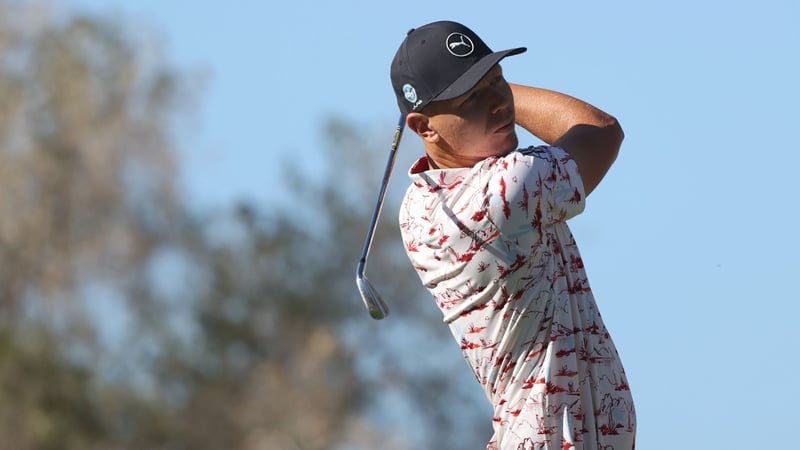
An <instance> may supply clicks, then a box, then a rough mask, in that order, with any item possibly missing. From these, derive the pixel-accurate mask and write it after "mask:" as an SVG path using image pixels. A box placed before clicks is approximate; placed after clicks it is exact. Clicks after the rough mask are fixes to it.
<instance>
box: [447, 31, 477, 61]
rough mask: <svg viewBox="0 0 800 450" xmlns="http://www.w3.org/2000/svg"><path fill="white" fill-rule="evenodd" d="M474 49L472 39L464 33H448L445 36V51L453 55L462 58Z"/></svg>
mask: <svg viewBox="0 0 800 450" xmlns="http://www.w3.org/2000/svg"><path fill="white" fill-rule="evenodd" d="M474 49H475V46H474V45H473V44H472V39H470V38H469V36H467V35H466V34H464V33H450V35H449V36H447V51H448V52H450V53H451V54H452V55H453V56H458V57H459V58H463V57H465V56H469V55H470V54H471V53H472V50H474Z"/></svg>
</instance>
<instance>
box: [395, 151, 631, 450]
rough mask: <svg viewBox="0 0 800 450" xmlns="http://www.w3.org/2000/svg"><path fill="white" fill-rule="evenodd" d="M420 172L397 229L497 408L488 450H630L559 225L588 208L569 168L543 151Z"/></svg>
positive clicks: (589, 305)
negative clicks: (461, 166)
mask: <svg viewBox="0 0 800 450" xmlns="http://www.w3.org/2000/svg"><path fill="white" fill-rule="evenodd" d="M425 167H427V164H424V158H423V159H422V160H420V161H418V162H417V164H415V166H414V167H413V168H412V170H411V172H410V173H409V175H410V177H411V180H412V185H411V186H410V187H409V188H408V191H407V192H406V196H405V198H404V200H403V204H402V207H401V212H400V229H401V233H402V237H403V242H404V244H405V248H406V252H407V254H408V256H409V258H410V260H411V262H412V264H413V265H414V268H415V269H416V271H417V273H418V274H419V276H420V279H421V280H422V282H423V284H424V285H425V286H426V287H427V288H428V289H429V290H430V292H431V293H432V294H433V297H434V299H435V300H436V303H437V305H438V306H439V308H440V309H441V311H442V313H443V315H444V321H445V322H446V323H447V324H448V325H449V327H450V330H451V332H452V333H453V337H454V338H455V340H456V342H457V343H458V344H459V346H460V347H461V350H462V352H463V353H464V357H465V358H466V360H467V362H468V363H469V365H470V366H471V367H472V369H473V371H474V374H475V377H476V378H477V380H478V382H479V383H480V384H481V386H483V388H484V390H485V392H486V395H487V397H488V398H489V401H490V402H491V403H492V405H493V407H494V421H493V422H494V423H493V426H494V431H495V433H494V436H493V437H492V439H491V441H490V442H489V444H488V446H487V449H497V450H509V449H511V450H527V449H586V450H588V449H606V450H607V449H614V450H623V449H633V448H634V441H635V425H636V416H635V411H634V405H633V400H632V397H631V394H630V388H629V386H628V382H627V379H626V376H625V371H624V370H623V367H622V364H621V362H620V359H619V356H618V354H617V350H616V348H615V347H614V344H613V342H612V340H611V337H610V335H609V333H608V330H606V327H605V325H604V324H603V321H602V319H601V316H600V312H599V311H598V309H597V305H596V304H595V300H594V296H593V295H592V290H591V288H590V286H589V282H588V279H587V277H586V272H585V270H584V267H583V261H582V260H581V256H580V253H579V251H578V247H577V245H576V243H575V240H574V238H573V236H572V233H571V232H570V230H569V227H568V226H567V223H566V221H567V220H568V219H569V218H571V217H574V216H576V215H577V214H580V213H581V212H582V211H583V208H584V204H585V203H584V190H583V184H582V182H581V179H580V175H579V174H578V171H577V166H576V164H575V163H574V161H572V159H571V158H570V156H569V155H568V154H567V153H566V152H564V151H563V150H561V149H559V148H556V147H544V146H542V147H531V148H527V149H523V150H518V151H515V152H512V153H510V154H508V155H506V156H503V157H496V158H487V159H486V160H484V161H482V162H480V163H478V164H477V165H476V166H475V167H472V168H464V169H445V170H429V171H423V170H421V168H425Z"/></svg>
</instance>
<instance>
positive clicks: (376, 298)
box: [356, 114, 406, 320]
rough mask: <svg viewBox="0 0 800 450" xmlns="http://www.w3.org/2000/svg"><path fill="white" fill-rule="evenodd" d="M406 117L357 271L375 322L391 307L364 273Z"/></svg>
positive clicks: (399, 128)
mask: <svg viewBox="0 0 800 450" xmlns="http://www.w3.org/2000/svg"><path fill="white" fill-rule="evenodd" d="M405 124H406V116H405V114H400V120H398V122H397V128H396V129H395V131H394V140H393V141H392V148H391V149H390V150H389V160H388V161H387V162H386V170H384V172H383V181H381V189H380V191H379V192H378V201H377V202H376V204H375V210H374V211H372V221H371V222H370V224H369V230H368V231H367V239H366V240H365V241H364V250H363V251H362V252H361V259H360V260H359V261H358V268H357V269H356V285H357V286H358V292H360V293H361V298H362V299H363V300H364V306H366V307H367V311H368V312H369V315H370V316H372V318H373V319H375V320H380V319H383V318H384V317H386V315H387V314H389V307H388V306H386V303H385V302H384V301H383V299H382V298H381V296H380V294H378V291H377V290H375V288H374V287H373V286H372V284H371V283H370V282H369V280H367V275H366V274H365V273H364V272H365V271H366V270H367V256H368V255H369V249H370V247H371V246H372V237H373V235H374V234H375V226H376V225H377V224H378V218H379V217H380V215H381V208H382V207H383V199H384V197H386V187H387V186H388V185H389V177H391V176H392V167H394V160H395V155H397V147H398V146H399V145H400V137H401V136H402V135H403V128H405Z"/></svg>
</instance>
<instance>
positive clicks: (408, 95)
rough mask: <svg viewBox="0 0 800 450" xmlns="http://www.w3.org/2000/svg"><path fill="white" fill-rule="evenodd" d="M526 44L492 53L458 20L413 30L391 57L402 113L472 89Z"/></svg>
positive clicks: (520, 50) (393, 77)
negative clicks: (499, 63)
mask: <svg viewBox="0 0 800 450" xmlns="http://www.w3.org/2000/svg"><path fill="white" fill-rule="evenodd" d="M525 50H526V49H525V48H524V47H518V48H513V49H509V50H503V51H500V52H493V51H492V50H491V49H490V48H489V47H488V46H487V45H486V44H485V43H484V42H483V40H482V39H481V38H480V37H478V35H477V34H475V33H474V32H473V31H472V30H470V29H469V28H467V27H466V26H464V25H461V24H460V23H456V22H450V21H441V22H433V23H429V24H427V25H424V26H421V27H419V28H416V29H412V30H411V31H409V32H408V35H407V36H406V38H405V40H403V43H402V44H401V45H400V48H399V49H398V50H397V53H396V54H395V56H394V59H393V60H392V68H391V79H392V87H393V88H394V92H395V95H396V96H397V104H398V106H399V107H400V111H401V112H402V113H403V114H406V115H407V114H408V113H410V112H420V111H422V109H423V108H425V107H426V106H427V105H428V104H429V103H431V102H438V101H444V100H450V99H454V98H456V97H460V96H461V95H463V94H465V93H466V92H467V91H469V90H470V89H472V88H473V87H474V86H475V85H476V84H478V82H479V81H481V80H482V79H483V78H484V77H485V76H486V74H487V73H488V72H489V71H490V70H492V69H493V68H494V67H495V66H496V65H497V63H498V62H500V60H501V59H503V58H505V57H506V56H510V55H516V54H519V53H522V52H524V51H525Z"/></svg>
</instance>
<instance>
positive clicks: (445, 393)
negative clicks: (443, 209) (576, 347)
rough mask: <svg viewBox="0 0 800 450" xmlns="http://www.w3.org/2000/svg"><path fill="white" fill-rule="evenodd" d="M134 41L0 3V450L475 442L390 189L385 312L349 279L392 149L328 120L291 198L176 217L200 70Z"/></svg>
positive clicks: (477, 437)
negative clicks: (180, 167) (313, 168)
mask: <svg viewBox="0 0 800 450" xmlns="http://www.w3.org/2000/svg"><path fill="white" fill-rule="evenodd" d="M126 30H128V28H126V26H124V24H123V23H121V22H118V21H112V20H109V19H105V18H97V17H94V18H90V17H82V16H78V17H63V18H59V17H54V16H53V15H52V14H50V13H48V11H47V9H45V8H41V7H38V6H37V5H36V4H19V3H17V2H9V1H4V0H0V450H7V449H14V450H27V449H104V450H106V449H110V450H114V449H134V448H136V449H139V448H153V449H158V448H161V449H193V450H195V449H200V450H202V449H226V450H227V449H241V450H257V449H270V450H273V449H277V450H294V449H344V448H347V449H365V450H366V449H376V448H381V449H398V450H399V449H410V448H437V449H442V450H449V449H461V448H467V447H474V446H476V444H475V443H476V441H477V442H478V444H477V446H478V447H480V445H481V444H480V443H481V439H483V437H482V436H483V435H485V434H487V433H488V429H482V428H480V427H473V426H465V423H467V424H472V423H473V421H474V420H476V418H479V419H481V420H485V422H483V423H488V419H487V417H488V416H487V411H486V410H481V409H480V407H477V405H478V404H480V402H482V399H481V398H480V397H481V395H482V394H480V393H479V392H478V390H477V386H476V385H474V380H471V379H470V376H469V374H468V371H466V370H464V366H463V365H464V363H463V361H462V360H461V358H460V355H459V354H458V352H457V348H455V347H454V346H453V345H452V343H451V342H450V337H449V335H447V331H446V328H444V326H443V325H442V324H441V316H440V314H439V312H438V310H436V308H435V306H434V305H433V303H432V302H430V301H425V300H423V299H427V294H425V293H424V292H423V291H422V289H421V287H420V286H419V281H418V280H417V279H416V276H415V275H414V273H413V271H412V270H411V268H410V267H408V263H407V261H406V259H405V256H404V255H403V254H402V248H401V245H400V243H399V238H398V231H397V227H396V226H393V225H392V224H394V223H395V222H396V220H395V216H396V211H397V195H396V193H394V194H393V195H390V197H389V198H388V202H387V205H386V206H385V209H384V218H383V219H382V225H381V227H380V228H379V230H378V232H377V234H376V237H375V241H374V247H373V251H372V253H371V256H370V278H371V279H373V280H374V281H377V282H378V283H379V290H380V291H381V293H382V294H383V295H384V296H385V297H386V298H387V300H388V301H389V303H390V306H391V308H392V315H391V316H390V318H389V319H387V320H386V321H383V322H374V321H372V320H371V319H369V318H368V316H367V314H366V312H365V311H364V309H363V306H362V305H361V301H360V298H359V296H358V293H357V290H356V288H355V283H354V269H355V262H356V261H357V258H358V256H359V254H360V250H361V246H362V244H363V239H364V234H365V232H366V226H367V224H368V220H369V215H370V214H371V212H372V206H373V201H374V196H375V194H376V192H375V190H376V189H377V186H378V181H379V177H380V174H381V169H382V167H383V163H384V161H383V158H384V157H385V154H384V153H383V152H376V151H375V149H376V148H379V149H382V148H384V147H385V145H375V144H374V143H375V142H382V140H380V139H375V138H374V137H373V136H368V135H364V134H363V133H359V132H356V128H355V127H354V126H352V125H350V124H347V123H346V122H344V121H341V120H331V121H330V122H329V123H328V124H326V126H325V129H324V131H325V133H326V136H327V137H328V142H329V143H330V147H329V148H326V149H324V150H325V151H323V152H320V155H319V158H320V160H321V162H320V164H321V165H322V166H323V167H327V168H329V169H330V171H329V172H326V173H323V174H322V175H321V176H319V177H317V178H311V177H309V176H308V174H307V172H306V171H305V168H303V167H301V166H300V165H299V164H300V163H301V162H300V161H298V162H297V163H296V164H295V165H289V166H287V167H286V170H285V171H284V174H285V177H284V178H283V179H282V180H278V182H277V183H278V184H279V185H284V186H287V191H288V198H289V199H290V200H289V201H287V205H289V208H280V207H277V206H275V205H267V206H266V207H259V206H258V205H246V204H243V205H239V206H236V207H234V208H233V209H232V211H231V212H226V211H222V212H213V213H210V214H207V215H205V216H201V215H199V214H197V213H196V212H190V211H187V210H185V206H184V205H183V204H182V201H181V198H180V195H179V192H177V189H176V186H175V185H174V179H175V178H176V172H177V166H176V163H175V161H174V160H173V151H172V150H173V148H172V147H173V144H172V138H171V132H172V131H171V130H172V129H173V125H174V122H175V120H176V119H177V118H178V117H179V116H180V115H181V113H182V112H184V111H185V110H184V109H182V106H184V105H185V104H186V102H189V101H191V100H192V98H191V97H190V96H189V95H187V93H186V92H184V91H181V90H180V89H179V87H180V86H184V85H186V84H187V82H189V83H190V82H191V80H190V79H189V80H187V76H186V75H185V74H182V73H180V72H178V71H177V70H176V69H175V68H172V67H170V66H169V65H168V64H166V63H165V62H164V61H163V60H162V58H160V57H159V55H158V51H157V50H158V49H157V48H154V47H153V46H152V43H143V42H141V41H140V40H137V39H136V38H135V37H134V35H132V34H131V33H129V32H127V31H126ZM141 35H143V34H141V33H139V34H137V35H136V36H141ZM384 138H385V136H384ZM315 156H316V155H315ZM325 158H327V159H325ZM402 169H404V168H402ZM397 184H400V185H402V184H404V183H397ZM454 373H456V374H458V375H453V374H454ZM465 381H466V383H467V384H468V386H473V385H474V388H473V390H469V389H465V388H464V386H465V383H464V382H465ZM476 399H477V400H476Z"/></svg>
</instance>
